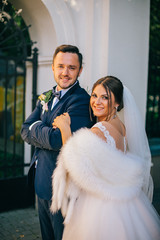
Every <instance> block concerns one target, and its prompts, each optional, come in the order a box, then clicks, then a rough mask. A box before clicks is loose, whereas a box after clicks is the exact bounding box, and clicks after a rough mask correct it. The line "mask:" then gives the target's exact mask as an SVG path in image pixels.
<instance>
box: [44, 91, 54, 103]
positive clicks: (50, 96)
mask: <svg viewBox="0 0 160 240" xmlns="http://www.w3.org/2000/svg"><path fill="white" fill-rule="evenodd" d="M51 98H52V90H49V91H48V92H47V93H46V97H45V99H44V101H45V103H47V102H49V101H50V100H51Z"/></svg>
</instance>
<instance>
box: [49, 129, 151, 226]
mask: <svg viewBox="0 0 160 240" xmlns="http://www.w3.org/2000/svg"><path fill="white" fill-rule="evenodd" d="M145 167H147V166H145V161H144V160H143V159H141V158H140V157H138V156H134V155H132V154H130V153H127V154H124V153H123V152H122V151H120V150H117V149H116V150H115V149H113V148H112V147H111V146H109V145H108V144H107V143H106V142H105V141H104V140H102V139H100V138H99V137H98V136H96V135H95V134H94V133H92V132H91V131H90V130H89V129H87V128H83V129H80V130H78V131H77V132H76V133H74V134H73V136H72V137H71V138H70V139H69V140H68V141H67V143H66V144H65V145H64V146H63V148H62V150H61V152H60V155H59V157H58V162H57V167H56V169H55V171H54V173H53V176H52V178H53V179H52V189H53V196H52V204H51V211H52V212H55V211H57V210H59V209H61V211H62V214H63V216H64V217H66V218H65V222H68V221H69V219H70V216H71V214H72V211H73V207H74V203H75V201H76V199H77V198H78V196H79V194H80V192H81V190H84V191H86V192H88V193H89V194H92V195H94V196H95V197H98V198H102V199H106V200H127V199H131V198H133V197H135V196H136V195H137V194H138V193H139V191H140V190H141V187H142V184H143V177H144V176H143V170H144V169H145Z"/></svg>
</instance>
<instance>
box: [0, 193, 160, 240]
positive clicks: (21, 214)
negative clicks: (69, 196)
mask: <svg viewBox="0 0 160 240" xmlns="http://www.w3.org/2000/svg"><path fill="white" fill-rule="evenodd" d="M159 197H160V196H159ZM154 206H155V207H156V209H157V211H158V212H159V214H160V199H159V198H158V194H156V197H155V201H154ZM36 239H38V240H41V235H40V227H39V219H38V212H37V210H35V209H34V208H26V209H20V210H14V211H9V212H4V213H0V240H36Z"/></svg>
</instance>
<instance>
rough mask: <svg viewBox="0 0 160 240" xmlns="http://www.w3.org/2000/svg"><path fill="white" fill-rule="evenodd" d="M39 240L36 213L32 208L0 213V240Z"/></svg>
mask: <svg viewBox="0 0 160 240" xmlns="http://www.w3.org/2000/svg"><path fill="white" fill-rule="evenodd" d="M35 239H39V240H41V235H40V227H39V219H38V212H37V210H35V209H34V208H27V209H20V210H14V211H9V212H4V213H0V240H35Z"/></svg>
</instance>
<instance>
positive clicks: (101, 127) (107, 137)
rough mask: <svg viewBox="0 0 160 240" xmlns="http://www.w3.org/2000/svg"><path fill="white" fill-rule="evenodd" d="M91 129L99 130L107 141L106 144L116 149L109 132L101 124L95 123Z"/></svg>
mask: <svg viewBox="0 0 160 240" xmlns="http://www.w3.org/2000/svg"><path fill="white" fill-rule="evenodd" d="M93 127H97V128H99V129H100V130H101V131H102V132H103V134H104V136H105V138H106V140H107V143H108V144H109V145H110V146H111V147H113V148H116V143H115V140H114V138H113V137H112V136H111V135H110V134H109V131H108V130H107V129H106V127H105V126H103V124H102V123H101V122H98V123H96V124H95V125H94V126H93Z"/></svg>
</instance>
